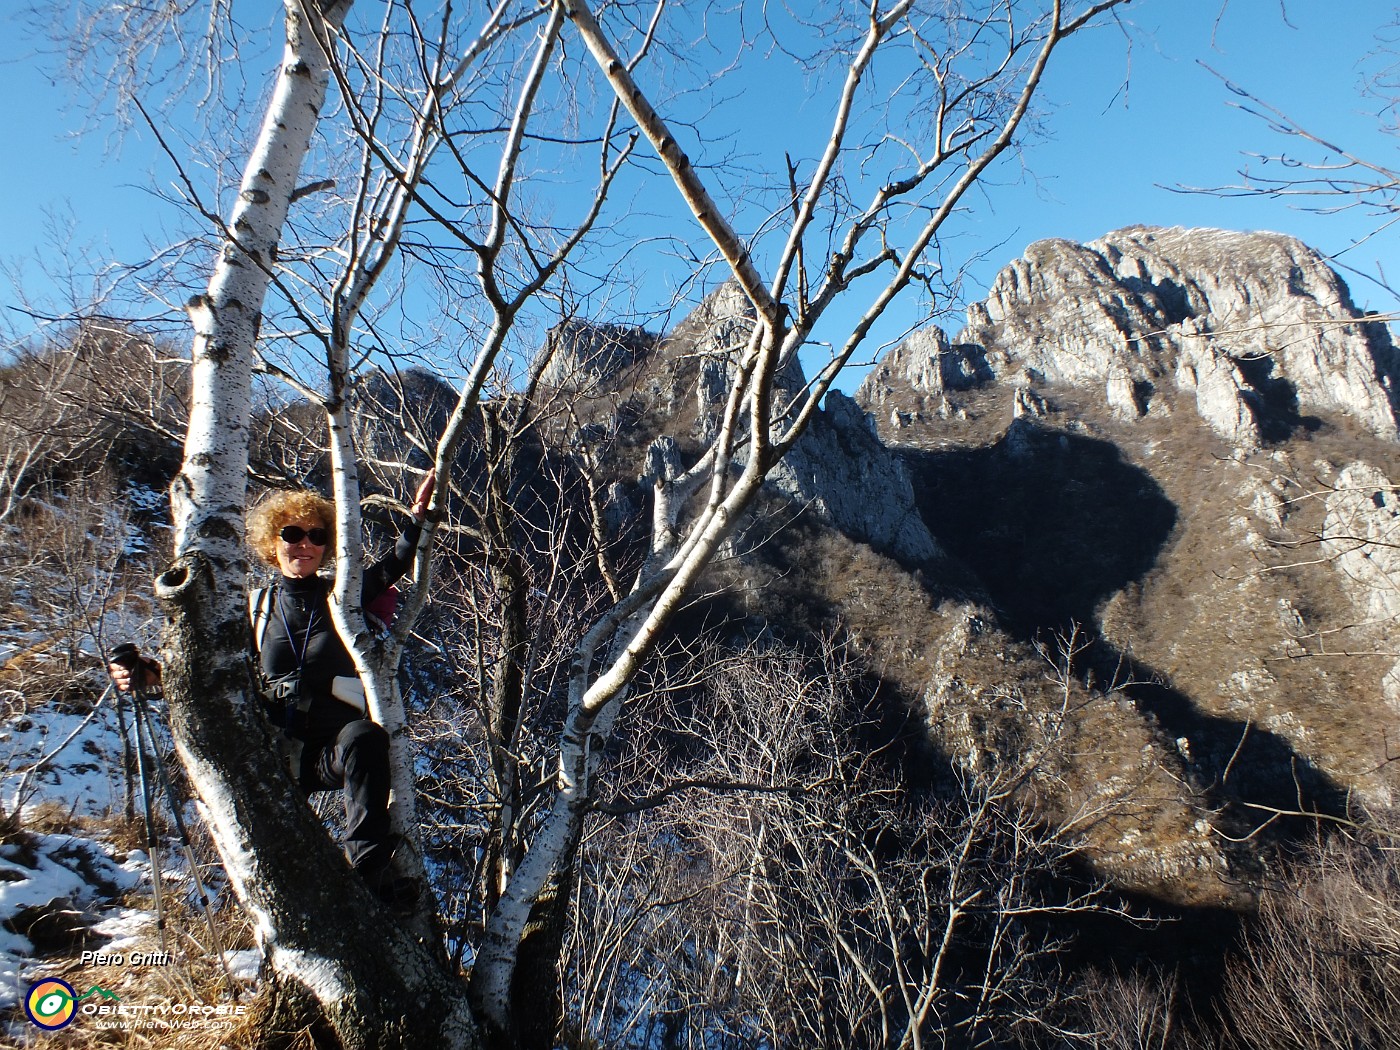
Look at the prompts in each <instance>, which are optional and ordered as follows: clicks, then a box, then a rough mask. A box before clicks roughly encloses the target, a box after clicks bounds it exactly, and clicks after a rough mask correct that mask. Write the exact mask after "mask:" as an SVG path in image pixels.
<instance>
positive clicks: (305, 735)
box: [254, 525, 419, 745]
mask: <svg viewBox="0 0 1400 1050" xmlns="http://www.w3.org/2000/svg"><path fill="white" fill-rule="evenodd" d="M418 532H419V530H418V526H417V525H410V526H409V527H408V528H407V529H405V530H404V533H403V535H401V536H400V537H399V540H398V542H397V543H396V544H395V545H394V552H393V554H391V555H389V556H388V557H387V558H384V559H382V560H381V561H378V562H376V563H374V564H373V565H371V566H370V567H369V568H367V569H366V570H365V577H364V587H363V589H362V590H361V593H360V603H361V605H362V606H364V605H369V604H370V603H372V602H373V601H374V600H375V599H376V598H378V597H379V596H380V595H382V594H383V593H384V592H385V591H387V590H388V589H389V587H390V586H391V585H392V584H393V583H394V581H395V580H397V579H399V578H400V577H401V576H403V574H404V573H405V572H407V571H408V569H409V566H410V565H411V564H412V563H413V551H414V548H415V547H416V546H417V543H418ZM272 588H273V606H272V615H271V618H270V619H269V620H268V624H267V628H266V630H265V631H263V636H262V641H261V646H260V648H259V653H258V658H259V663H260V665H261V668H262V672H263V675H264V676H265V677H266V679H267V680H268V681H272V682H277V681H282V680H284V679H286V678H288V677H289V676H292V675H294V674H296V672H297V670H298V668H300V670H301V689H302V694H303V695H304V696H306V697H309V698H310V701H311V706H310V707H309V708H308V709H307V711H306V713H305V714H304V715H301V714H300V713H298V714H297V715H296V716H295V718H294V724H292V725H290V726H288V725H286V721H287V712H286V710H285V708H280V707H276V706H275V705H273V704H271V703H267V708H268V716H269V717H270V718H271V719H272V720H273V721H274V722H275V723H276V724H278V725H281V726H283V727H284V728H286V729H287V730H288V732H289V733H290V735H292V736H294V737H296V738H298V739H300V740H304V741H305V742H306V743H308V744H313V745H315V744H324V743H327V742H329V741H330V740H332V739H334V738H335V736H336V734H337V733H339V732H340V730H341V729H342V728H343V727H344V726H345V725H346V723H348V722H353V721H354V720H355V719H357V718H364V717H365V716H364V715H362V714H360V712H358V711H356V710H355V709H354V708H353V707H351V706H349V705H348V704H343V703H341V702H340V701H339V700H337V699H335V697H333V696H332V695H331V680H332V679H333V678H336V677H348V678H353V677H354V676H355V662H354V661H353V660H352V659H351V658H350V653H349V652H347V651H346V648H345V643H344V642H342V641H341V639H340V635H339V634H337V633H336V629H335V623H334V621H332V620H331V611H330V605H329V597H330V591H331V581H330V580H328V579H326V578H324V577H321V576H312V577H309V578H307V579H296V578H294V577H290V576H282V577H279V578H278V580H277V582H276V583H274V584H273V585H272ZM254 644H255V645H257V644H258V640H257V639H254Z"/></svg>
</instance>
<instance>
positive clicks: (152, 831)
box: [131, 678, 169, 951]
mask: <svg viewBox="0 0 1400 1050" xmlns="http://www.w3.org/2000/svg"><path fill="white" fill-rule="evenodd" d="M136 690H137V686H136V683H135V679H134V678H133V680H132V689H131V692H132V697H133V700H132V708H133V710H132V717H131V727H132V729H134V730H135V731H136V772H137V774H138V776H139V778H140V781H141V813H142V816H143V817H144V818H145V821H146V852H147V853H148V854H149V856H150V858H151V893H152V896H153V897H154V898H155V905H156V932H157V933H159V934H160V950H161V951H168V950H169V946H168V945H167V943H166V938H165V902H164V900H163V899H162V897H161V884H160V880H161V875H160V849H159V846H158V844H157V840H156V819H155V811H154V808H153V807H154V802H153V800H152V798H151V778H150V774H149V773H147V771H146V766H147V759H146V748H145V746H144V745H143V743H142V740H141V723H140V721H138V720H137V718H136V712H135V705H136V701H135V699H134V698H135V695H136Z"/></svg>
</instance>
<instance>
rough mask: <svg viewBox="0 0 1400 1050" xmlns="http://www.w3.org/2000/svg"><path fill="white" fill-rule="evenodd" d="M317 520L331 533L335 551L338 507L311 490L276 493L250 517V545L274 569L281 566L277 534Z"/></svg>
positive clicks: (331, 544)
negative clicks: (308, 520)
mask: <svg viewBox="0 0 1400 1050" xmlns="http://www.w3.org/2000/svg"><path fill="white" fill-rule="evenodd" d="M307 518H315V519H316V520H317V521H319V522H320V523H321V526H322V527H323V528H324V529H325V530H326V531H327V532H329V533H330V540H329V541H328V544H327V550H328V551H330V550H334V549H335V504H334V503H332V502H331V501H330V500H328V499H326V497H324V496H322V495H321V494H320V493H318V492H312V491H311V490H310V489H291V490H280V491H278V492H274V493H272V495H270V496H268V497H267V498H266V499H264V500H263V501H262V502H261V503H259V504H258V505H257V506H256V507H254V508H253V509H252V511H250V512H249V514H248V546H249V547H251V548H252V550H253V553H254V554H256V555H257V556H258V557H259V558H261V559H262V560H263V561H265V562H266V563H267V564H268V565H271V566H272V567H273V568H276V567H277V534H278V533H279V532H281V531H282V526H284V525H290V524H291V523H292V522H295V521H302V520H305V519H307Z"/></svg>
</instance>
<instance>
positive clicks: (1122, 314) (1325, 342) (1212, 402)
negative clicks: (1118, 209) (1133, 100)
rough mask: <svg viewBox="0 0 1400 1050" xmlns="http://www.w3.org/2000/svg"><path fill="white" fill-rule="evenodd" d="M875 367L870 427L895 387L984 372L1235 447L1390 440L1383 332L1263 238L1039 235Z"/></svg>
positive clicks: (1391, 411) (1321, 264) (1389, 359)
mask: <svg viewBox="0 0 1400 1050" xmlns="http://www.w3.org/2000/svg"><path fill="white" fill-rule="evenodd" d="M931 355H936V361H932V360H931ZM881 368H882V369H883V371H882V370H881V369H877V371H876V373H873V374H872V376H871V377H870V379H869V380H867V384H866V387H865V388H863V390H862V394H861V396H860V400H861V401H862V403H863V404H865V405H866V407H867V409H869V410H872V411H875V412H876V417H877V419H880V420H881V421H882V422H883V418H884V416H886V415H888V411H889V406H888V393H887V392H888V391H891V390H894V389H896V388H898V387H900V386H902V385H903V386H907V388H908V389H909V390H910V391H914V392H925V393H935V392H936V393H938V394H940V395H941V394H942V392H943V391H945V390H947V389H956V388H957V387H958V386H959V384H960V383H961V384H962V385H967V381H968V380H977V381H985V380H986V379H990V378H992V377H996V378H1007V379H1012V378H1017V377H1019V378H1020V379H1022V380H1024V381H1025V382H1030V383H1034V384H1038V385H1047V386H1050V387H1054V386H1057V385H1059V386H1070V387H1078V388H1097V389H1098V390H1099V391H1101V392H1102V396H1103V399H1104V402H1105V403H1106V405H1107V406H1108V408H1109V409H1110V410H1111V411H1112V412H1113V413H1114V414H1115V415H1117V416H1118V417H1120V418H1122V419H1125V420H1133V419H1139V418H1142V417H1145V416H1148V415H1153V414H1156V415H1169V414H1171V413H1173V412H1176V411H1180V410H1182V409H1184V408H1187V407H1188V406H1189V407H1190V408H1192V409H1194V411H1195V412H1196V414H1198V415H1199V416H1200V418H1201V419H1202V420H1204V421H1205V423H1206V424H1207V425H1208V426H1209V427H1210V428H1211V429H1212V430H1214V431H1215V432H1216V433H1217V434H1219V435H1220V436H1222V437H1224V438H1226V439H1227V440H1228V441H1230V442H1231V443H1232V444H1234V445H1236V446H1237V447H1240V448H1246V449H1249V448H1258V447H1260V446H1262V445H1265V444H1270V443H1273V442H1277V441H1279V440H1281V439H1283V438H1285V437H1287V436H1288V435H1289V434H1291V433H1293V432H1294V431H1296V430H1299V429H1311V428H1313V427H1315V426H1316V425H1317V424H1318V422H1319V418H1326V419H1331V420H1336V421H1340V420H1347V421H1350V422H1351V423H1352V424H1354V425H1356V426H1358V427H1360V428H1361V429H1362V430H1364V431H1366V432H1368V433H1371V434H1374V435H1376V436H1378V437H1382V438H1384V439H1386V440H1392V441H1393V440H1396V438H1397V419H1400V355H1397V352H1396V349H1395V346H1394V344H1393V343H1392V342H1391V339H1390V335H1389V331H1388V329H1387V328H1386V327H1385V326H1384V325H1381V324H1375V323H1368V321H1367V319H1366V317H1365V315H1364V314H1362V313H1361V311H1359V310H1358V309H1357V308H1356V307H1355V305H1354V304H1353V303H1352V301H1351V296H1350V293H1349V292H1348V290H1347V287H1346V284H1345V283H1344V282H1343V281H1342V279H1341V278H1340V277H1338V276H1337V274H1336V273H1335V272H1333V271H1332V269H1331V268H1329V267H1328V266H1327V264H1326V262H1325V261H1324V260H1323V258H1322V257H1321V256H1320V255H1319V254H1318V253H1317V252H1315V251H1313V250H1312V249H1311V248H1309V247H1307V246H1306V245H1304V244H1303V243H1302V242H1300V241H1298V240H1296V239H1294V238H1292V237H1286V236H1283V235H1282V234H1276V233H1235V232H1230V231H1225V230H1200V229H1198V230H1185V229H1179V228H1172V229H1163V228H1155V227H1145V226H1138V227H1131V228H1128V229H1124V230H1119V231H1116V232H1114V233H1110V234H1108V235H1107V236H1105V237H1103V238H1100V239H1099V240H1096V241H1091V242H1089V243H1087V244H1076V243H1074V242H1072V241H1066V240H1045V241H1039V242H1037V243H1035V244H1032V245H1031V246H1030V247H1029V248H1028V249H1026V252H1025V254H1024V255H1023V256H1022V257H1021V258H1020V259H1017V260H1016V261H1014V262H1012V263H1010V264H1009V265H1007V266H1006V267H1005V268H1004V269H1002V271H1001V272H1000V273H999V274H998V275H997V277H996V279H995V281H994V282H993V284H992V287H991V289H990V291H989V293H988V296H987V298H986V299H985V300H984V301H983V302H980V303H976V304H974V305H973V306H972V307H971V308H969V310H968V323H967V326H966V328H964V329H963V331H962V332H961V333H960V335H959V336H958V337H957V339H956V340H954V341H953V342H952V343H951V344H950V343H949V342H948V341H947V339H946V337H945V336H943V334H942V333H941V332H937V331H936V330H935V331H933V332H931V333H929V334H922V333H921V334H920V335H918V336H916V337H915V338H913V339H911V340H909V342H907V343H906V344H904V346H902V347H900V348H898V349H897V350H896V351H895V352H893V353H891V354H890V355H889V357H888V358H887V359H886V360H885V361H884V362H882V366H881ZM940 414H946V409H944V411H943V412H942V413H940Z"/></svg>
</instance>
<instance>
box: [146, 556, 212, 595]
mask: <svg viewBox="0 0 1400 1050" xmlns="http://www.w3.org/2000/svg"><path fill="white" fill-rule="evenodd" d="M212 589H213V574H212V573H211V572H210V569H209V565H208V563H207V562H206V561H205V559H204V558H203V557H201V556H200V555H198V554H188V555H186V556H184V557H183V558H181V559H180V560H179V561H177V562H175V564H173V565H171V566H170V567H168V568H167V569H166V570H165V571H164V572H162V573H161V574H160V575H159V576H157V577H156V582H155V592H156V598H157V599H158V600H160V601H161V602H165V603H168V604H171V605H176V606H179V607H181V608H188V607H189V606H190V604H191V603H192V602H193V601H194V600H195V597H196V595H197V594H198V593H199V592H200V591H203V593H205V594H208V593H209V591H211V590H212Z"/></svg>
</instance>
